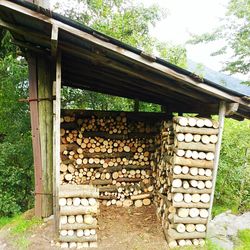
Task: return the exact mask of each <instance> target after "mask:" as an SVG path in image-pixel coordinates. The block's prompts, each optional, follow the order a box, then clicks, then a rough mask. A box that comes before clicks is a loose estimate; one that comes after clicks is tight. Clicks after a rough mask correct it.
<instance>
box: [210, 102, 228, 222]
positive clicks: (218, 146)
mask: <svg viewBox="0 0 250 250" xmlns="http://www.w3.org/2000/svg"><path fill="white" fill-rule="evenodd" d="M225 114H226V103H225V102H224V101H221V102H220V106H219V133H218V141H217V144H216V148H215V158H214V168H213V186H212V193H211V199H210V206H209V217H208V222H209V221H210V220H211V216H212V208H213V200H214V192H215V185H216V178H217V172H218V166H219V159H220V149H221V142H222V134H223V128H224V120H225Z"/></svg>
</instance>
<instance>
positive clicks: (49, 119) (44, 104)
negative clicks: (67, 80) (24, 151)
mask: <svg viewBox="0 0 250 250" xmlns="http://www.w3.org/2000/svg"><path fill="white" fill-rule="evenodd" d="M37 72H38V98H43V99H44V100H43V101H40V102H39V103H38V107H39V126H40V143H41V157H42V179H43V198H42V199H43V200H42V217H48V216H50V215H51V214H52V213H53V199H52V194H53V153H52V152H53V110H52V79H51V78H52V77H51V63H50V61H48V60H47V59H46V58H45V57H42V56H40V57H39V58H38V65H37Z"/></svg>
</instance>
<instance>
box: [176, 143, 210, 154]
mask: <svg viewBox="0 0 250 250" xmlns="http://www.w3.org/2000/svg"><path fill="white" fill-rule="evenodd" d="M175 147H176V148H178V149H183V150H197V151H204V152H215V144H211V143H209V144H203V143H201V142H189V143H187V142H175Z"/></svg>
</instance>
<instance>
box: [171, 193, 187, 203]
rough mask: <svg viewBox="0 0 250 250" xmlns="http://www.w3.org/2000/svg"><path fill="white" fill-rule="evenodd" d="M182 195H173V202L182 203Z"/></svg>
mask: <svg viewBox="0 0 250 250" xmlns="http://www.w3.org/2000/svg"><path fill="white" fill-rule="evenodd" d="M183 198H184V197H183V194H182V193H175V194H174V197H173V200H174V201H175V202H181V201H183Z"/></svg>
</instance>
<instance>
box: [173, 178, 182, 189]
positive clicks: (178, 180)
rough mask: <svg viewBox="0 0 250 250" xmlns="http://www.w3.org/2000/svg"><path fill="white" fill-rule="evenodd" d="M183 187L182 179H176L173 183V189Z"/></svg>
mask: <svg viewBox="0 0 250 250" xmlns="http://www.w3.org/2000/svg"><path fill="white" fill-rule="evenodd" d="M181 186H182V180H181V179H174V180H173V182H172V187H174V188H180V187H181Z"/></svg>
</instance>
